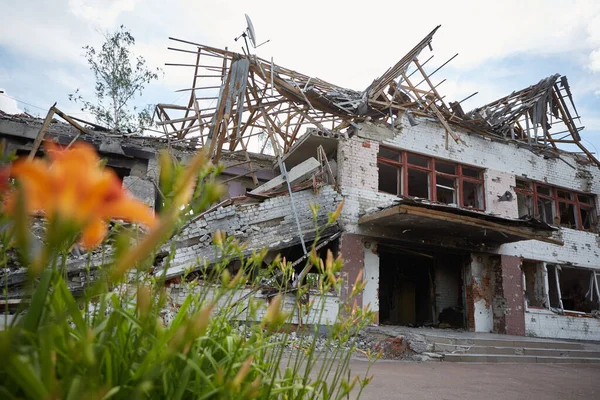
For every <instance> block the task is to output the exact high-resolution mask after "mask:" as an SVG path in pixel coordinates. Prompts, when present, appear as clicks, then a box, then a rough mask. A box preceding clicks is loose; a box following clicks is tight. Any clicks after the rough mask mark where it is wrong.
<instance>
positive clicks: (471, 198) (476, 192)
mask: <svg viewBox="0 0 600 400" xmlns="http://www.w3.org/2000/svg"><path fill="white" fill-rule="evenodd" d="M463 206H464V207H471V208H476V209H478V210H482V209H483V208H484V207H483V184H482V183H478V182H471V181H464V182H463Z"/></svg>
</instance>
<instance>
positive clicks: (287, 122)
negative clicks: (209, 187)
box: [155, 26, 600, 166]
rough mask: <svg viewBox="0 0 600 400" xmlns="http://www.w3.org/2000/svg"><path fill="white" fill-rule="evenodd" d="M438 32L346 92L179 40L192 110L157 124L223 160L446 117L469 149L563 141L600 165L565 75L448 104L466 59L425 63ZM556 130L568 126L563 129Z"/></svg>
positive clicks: (178, 110)
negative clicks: (452, 71)
mask: <svg viewBox="0 0 600 400" xmlns="http://www.w3.org/2000/svg"><path fill="white" fill-rule="evenodd" d="M438 28H439V26H438V27H436V28H435V29H434V30H433V31H431V32H430V33H429V34H428V35H427V36H425V38H423V40H421V41H420V42H419V43H418V44H417V45H416V46H415V47H413V48H412V49H411V50H410V51H409V52H408V53H407V54H406V55H404V56H403V57H402V58H401V59H400V60H399V61H398V62H397V63H396V64H395V65H394V66H393V67H391V68H389V69H387V70H386V71H385V72H384V73H383V74H382V75H381V76H380V77H379V78H377V79H375V80H374V81H373V83H371V85H369V87H367V88H366V89H365V90H362V91H358V90H352V89H347V88H343V87H340V86H336V85H334V84H331V83H329V82H326V81H323V80H321V79H319V78H315V77H310V76H307V75H304V74H301V73H299V72H296V71H293V70H291V69H288V68H285V67H282V66H280V65H277V64H275V63H274V62H273V61H272V60H271V61H268V60H264V59H262V58H259V57H257V56H255V55H248V54H239V53H235V52H231V51H229V50H227V49H225V50H223V49H218V48H215V47H210V46H206V45H202V44H199V43H194V42H189V41H185V40H181V39H175V38H170V39H171V40H173V41H176V42H177V43H180V44H181V45H182V46H183V47H184V48H173V47H169V49H170V50H173V51H176V52H179V53H184V54H189V55H190V57H194V58H195V62H192V63H188V64H181V63H180V64H166V65H170V66H177V67H190V68H192V69H193V79H192V86H191V87H190V88H184V89H181V90H179V91H180V92H189V93H190V97H189V99H188V102H187V105H175V104H158V105H157V106H156V110H155V115H156V116H157V117H158V122H157V123H158V125H159V126H161V127H162V128H163V130H164V135H165V136H166V137H167V138H168V139H169V140H170V141H172V142H182V141H189V142H191V143H192V144H194V145H195V146H198V147H206V148H208V149H209V151H210V153H211V154H212V156H213V157H214V158H215V159H218V158H219V157H220V154H221V152H222V151H223V150H224V149H228V150H230V151H231V150H236V149H237V150H243V151H253V152H260V153H263V152H265V151H267V152H269V153H272V154H274V155H276V156H280V155H283V154H285V153H287V152H288V151H289V150H290V148H291V146H292V145H293V144H294V143H295V142H296V141H297V140H298V139H299V137H300V136H302V135H303V134H304V132H305V131H306V129H307V128H313V129H315V128H316V129H317V130H319V131H320V132H323V133H324V134H327V135H331V136H337V135H340V134H344V133H345V132H346V128H348V127H351V126H355V127H358V125H357V123H359V122H362V121H365V120H367V119H370V120H376V121H381V122H385V123H393V121H394V120H395V119H396V118H397V117H399V116H400V115H401V114H402V113H407V114H408V115H409V116H410V115H415V116H416V115H419V116H425V117H430V118H434V119H436V120H438V121H439V122H440V123H441V124H442V125H443V127H444V129H445V130H446V133H447V135H448V136H449V137H452V139H454V140H455V141H456V142H461V139H460V135H459V134H458V133H457V132H456V127H457V126H460V127H462V128H466V129H468V130H470V131H474V132H477V133H480V134H483V135H491V136H495V137H498V138H503V139H505V140H513V141H520V142H524V143H527V144H528V145H531V146H533V147H540V148H546V147H547V148H549V149H551V150H554V151H558V145H560V144H572V145H576V146H578V147H579V148H580V149H581V151H583V152H584V153H585V154H586V155H587V157H588V158H589V160H590V161H592V162H594V163H596V164H597V165H598V166H600V162H599V161H598V160H597V159H596V158H595V157H594V155H593V154H592V153H590V152H589V151H588V150H587V149H586V148H585V147H584V146H583V145H582V144H581V137H580V135H579V132H580V131H581V129H583V128H582V127H578V126H577V125H576V124H575V120H576V119H578V118H579V116H578V115H577V111H576V109H575V105H574V102H573V99H572V94H571V91H570V88H569V84H568V81H567V78H566V77H565V76H560V75H553V76H551V77H548V78H545V79H543V80H541V81H540V82H539V83H538V84H536V85H533V86H530V87H528V88H526V89H523V90H520V91H518V92H513V93H512V94H510V95H509V96H506V97H503V98H501V99H499V100H497V101H495V102H492V103H490V104H487V105H485V106H483V107H479V108H476V109H475V110H473V111H471V112H468V113H465V112H464V111H463V110H462V108H461V106H460V102H450V103H449V104H446V103H445V102H444V97H445V96H442V95H440V93H439V92H438V89H437V88H438V86H439V85H440V84H441V83H443V82H444V81H441V82H439V83H437V84H434V83H433V82H432V79H431V77H432V75H433V74H435V73H436V72H437V71H439V70H440V69H441V68H442V67H443V66H444V65H446V64H447V63H448V62H450V61H451V60H452V59H453V58H454V57H456V55H455V56H454V57H452V58H451V59H450V60H448V61H446V62H445V63H443V64H442V65H441V66H440V67H439V68H437V69H436V70H434V71H433V72H431V73H428V72H426V71H425V69H424V66H425V64H427V62H429V60H431V59H432V58H433V55H432V56H430V57H429V58H428V59H427V60H426V61H424V62H421V61H419V57H420V55H421V53H422V52H423V51H424V50H425V49H426V48H429V50H430V51H432V50H433V49H432V45H431V44H432V40H433V36H434V34H435V33H436V31H437V30H438ZM413 75H416V76H414V77H413ZM469 97H470V96H469ZM566 99H568V101H567V100H566ZM465 100H466V99H465ZM463 101H464V100H463ZM555 125H560V126H561V127H562V128H563V129H560V130H558V129H553V127H554V126H555ZM552 129H553V130H552ZM551 130H552V131H551Z"/></svg>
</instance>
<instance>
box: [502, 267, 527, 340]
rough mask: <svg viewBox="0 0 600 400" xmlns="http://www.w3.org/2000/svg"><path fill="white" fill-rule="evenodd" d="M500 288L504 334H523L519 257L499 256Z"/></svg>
mask: <svg viewBox="0 0 600 400" xmlns="http://www.w3.org/2000/svg"><path fill="white" fill-rule="evenodd" d="M501 260H502V289H503V292H504V297H505V298H506V303H507V304H506V311H505V317H504V318H505V324H506V325H505V326H506V334H508V335H518V336H525V307H524V296H523V272H522V271H521V259H520V258H519V257H515V256H505V255H503V256H501Z"/></svg>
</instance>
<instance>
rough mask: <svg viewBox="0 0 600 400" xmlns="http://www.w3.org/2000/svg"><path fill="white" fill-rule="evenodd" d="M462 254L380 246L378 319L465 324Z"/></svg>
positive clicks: (384, 321) (464, 259)
mask: <svg viewBox="0 0 600 400" xmlns="http://www.w3.org/2000/svg"><path fill="white" fill-rule="evenodd" d="M467 258H468V257H467V256H466V255H465V254H453V253H447V252H439V251H420V250H414V249H409V248H404V247H402V246H397V245H380V247H379V268H380V270H379V321H380V323H381V324H389V325H408V326H443V327H454V328H462V327H464V317H463V315H464V312H463V308H464V301H465V299H464V290H463V279H462V269H463V266H464V264H465V262H467Z"/></svg>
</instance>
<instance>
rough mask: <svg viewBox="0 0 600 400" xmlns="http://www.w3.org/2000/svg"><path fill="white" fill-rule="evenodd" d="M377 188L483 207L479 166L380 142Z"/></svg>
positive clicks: (481, 171)
mask: <svg viewBox="0 0 600 400" xmlns="http://www.w3.org/2000/svg"><path fill="white" fill-rule="evenodd" d="M377 161H378V163H377V165H378V166H379V190H380V191H382V192H386V193H390V194H395V195H404V196H410V197H419V198H424V199H428V200H432V201H437V202H440V203H444V204H457V205H460V206H461V207H470V208H474V209H477V210H484V209H485V202H484V198H483V170H482V169H478V168H473V167H467V166H463V165H460V164H455V163H451V162H448V161H440V160H437V159H435V158H432V157H426V156H422V155H418V154H412V153H408V152H403V151H401V150H394V149H391V148H387V147H383V146H380V148H379V156H378V158H377Z"/></svg>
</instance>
